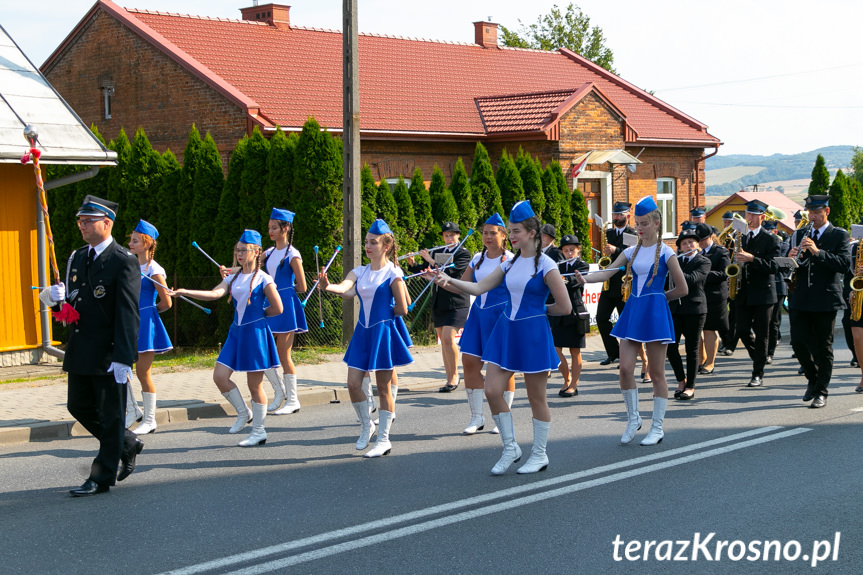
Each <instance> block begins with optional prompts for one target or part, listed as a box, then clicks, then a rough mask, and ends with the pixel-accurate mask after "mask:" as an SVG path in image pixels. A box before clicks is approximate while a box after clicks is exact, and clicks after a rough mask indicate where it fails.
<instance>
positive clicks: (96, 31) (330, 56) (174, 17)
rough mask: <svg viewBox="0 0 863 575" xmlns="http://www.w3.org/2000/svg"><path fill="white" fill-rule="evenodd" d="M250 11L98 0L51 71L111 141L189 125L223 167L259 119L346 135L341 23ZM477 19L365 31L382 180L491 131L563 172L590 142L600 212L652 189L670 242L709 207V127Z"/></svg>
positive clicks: (367, 98)
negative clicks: (519, 45) (229, 15)
mask: <svg viewBox="0 0 863 575" xmlns="http://www.w3.org/2000/svg"><path fill="white" fill-rule="evenodd" d="M241 14H242V19H240V20H229V19H220V18H207V17H200V16H188V15H178V14H166V13H158V12H150V11H145V10H133V9H124V8H121V7H119V6H117V5H116V4H114V3H113V2H111V1H109V0H98V1H97V2H96V4H95V5H94V6H93V7H92V8H91V9H90V11H89V12H88V13H87V14H86V15H85V16H84V18H83V19H82V20H81V22H79V24H78V25H77V26H76V27H75V29H74V30H72V32H71V33H70V34H69V36H68V37H67V38H66V39H65V40H64V41H63V42H62V43H61V44H60V46H59V47H58V48H57V49H56V50H55V51H54V53H53V54H52V55H51V56H50V57H49V58H48V59H47V60H46V61H45V63H44V64H43V66H42V70H43V71H44V73H45V74H46V76H47V77H48V78H49V79H50V80H51V82H52V83H53V84H54V85H55V86H56V87H57V89H58V91H59V92H60V93H61V94H63V96H64V97H65V98H66V99H67V101H69V103H70V104H71V105H72V106H73V107H74V108H75V110H76V111H77V112H78V114H80V116H81V117H82V118H83V119H84V120H85V121H86V122H88V123H89V122H92V123H94V124H96V125H98V126H99V130H100V132H101V133H102V134H103V135H104V136H105V137H106V138H114V137H115V136H116V135H117V134H118V132H119V129H120V127H124V128H125V129H126V130H127V131H130V132H131V131H133V130H134V129H136V128H137V127H139V126H140V127H143V128H144V129H145V130H146V131H147V135H148V137H149V139H150V141H151V143H152V144H153V146H154V147H155V148H157V149H164V148H167V147H170V148H171V149H172V150H173V151H175V152H178V151H182V150H183V148H184V146H185V141H186V138H187V135H188V130H189V127H190V125H191V123H192V122H195V123H196V124H197V126H198V128H199V129H200V130H201V132H202V133H203V132H206V131H209V132H210V134H211V135H212V136H213V138H214V140H215V141H216V144H217V146H218V147H219V150H220V152H221V153H222V155H223V161H224V162H225V165H227V159H228V156H229V154H230V151H231V150H232V149H233V146H235V145H236V142H237V141H238V140H239V139H240V138H241V137H242V136H243V135H244V134H247V133H250V132H251V130H252V129H253V128H254V127H255V126H258V127H259V128H260V129H261V130H262V131H263V132H264V133H265V134H271V133H272V132H274V131H275V129H276V126H277V125H278V126H281V128H282V129H283V130H286V131H298V130H300V129H301V127H302V125H303V123H304V122H305V120H306V119H307V118H308V117H309V116H315V118H316V119H317V120H318V122H320V124H321V125H322V126H325V127H326V128H327V129H328V130H330V131H331V132H333V133H335V134H338V133H340V132H341V124H342V100H341V98H342V89H341V82H342V68H341V65H342V59H341V50H342V36H341V33H340V32H339V31H332V30H321V29H316V28H309V27H302V26H296V25H294V24H292V23H291V22H290V8H289V7H288V6H283V5H278V4H266V5H261V6H253V7H249V8H242V9H241ZM474 28H475V38H476V40H475V42H474V43H472V44H469V43H454V42H441V41H433V40H424V39H414V38H402V37H395V36H384V35H374V34H360V36H359V61H360V134H361V155H362V161H363V162H364V163H367V164H369V166H370V167H371V168H372V172H373V174H374V175H375V177H376V179H378V180H382V179H391V178H397V177H398V176H406V177H410V176H411V174H412V173H413V170H414V168H415V167H419V168H421V169H422V171H423V174H424V175H425V176H426V178H430V174H431V171H432V168H433V166H434V165H438V166H439V167H441V169H442V170H443V171H444V174H445V175H446V176H447V177H448V178H449V176H450V175H451V173H452V168H453V166H454V164H455V162H456V160H457V158H459V157H462V158H464V159H465V160H466V162H465V163H466V165H467V166H468V167H470V163H471V162H470V160H471V158H472V157H473V152H474V148H475V146H476V142H483V143H484V145H485V146H486V147H487V148H488V150H489V154H490V156H491V158H492V161H497V159H498V158H499V157H500V154H501V152H502V150H503V149H504V148H507V149H508V151H509V152H510V153H512V154H515V153H516V152H517V151H518V148H519V146H521V147H523V148H524V149H525V150H526V151H529V152H530V153H531V154H532V155H534V156H536V157H539V159H540V160H541V161H542V162H543V164H545V163H546V162H548V161H551V160H558V161H560V163H561V165H562V166H563V168H564V171H565V172H569V170H568V167H569V166H571V165H574V164H575V163H577V162H580V161H581V160H582V159H583V158H584V157H585V155H586V154H591V155H590V158H589V160H588V167H587V169H586V170H585V171H584V172H582V173H581V175H580V176H579V178H578V181H577V182H575V181H573V182H572V184H573V187H575V186H576V185H577V186H578V187H579V188H580V189H581V190H582V191H583V192H584V194H585V197H586V199H587V201H588V203H589V208H590V210H591V213H593V212H597V213H599V214H600V215H601V216H602V217H603V218H604V219H608V214H609V212H610V208H611V205H612V204H613V202H614V201H618V200H624V201H630V202H635V201H637V200H638V199H640V198H641V197H644V196H646V195H654V196H656V198H657V200H658V201H659V203H660V204H661V205H662V207H663V209H664V212H665V214H666V215H667V216H668V217H667V221H666V224H665V226H666V230H665V231H666V233H665V236H666V237H669V238H670V237H674V235H675V234H676V231H677V229H678V228H679V226H678V224H679V223H680V222H681V221H682V220H684V219H686V217H687V215H688V212H689V209H690V208H691V207H692V206H696V205H698V206H701V205H703V204H704V202H703V196H704V191H705V178H704V159H705V157H706V155H707V154H705V149H712V150H708V152H709V153H710V154H713V153H716V151H717V150H718V147H719V146H720V145H721V142H720V141H719V140H718V139H717V138H716V137H714V136H712V135H711V134H709V133H708V132H707V126H705V125H704V124H702V123H700V122H698V121H697V120H695V119H693V118H691V117H689V116H687V115H686V114H684V113H683V112H681V111H679V110H677V109H675V108H673V107H671V106H669V105H668V104H666V103H664V102H662V101H661V100H659V99H658V98H655V97H654V96H652V95H650V94H648V93H647V92H645V91H643V90H641V89H639V88H637V87H635V86H633V85H632V84H629V83H628V82H626V81H625V80H623V79H621V78H620V77H618V76H616V75H614V74H612V73H610V72H608V71H607V70H604V69H603V68H601V67H599V66H597V65H595V64H593V63H592V62H590V61H588V60H586V59H584V58H582V57H581V56H579V55H577V54H575V53H573V52H571V51H569V50H567V49H563V48H561V49H559V50H557V51H553V52H545V51H539V50H525V49H516V48H505V47H502V46H499V45H498V42H497V24H494V23H490V22H475V23H474ZM627 167H629V169H627ZM633 168H634V171H633ZM594 239H596V238H594Z"/></svg>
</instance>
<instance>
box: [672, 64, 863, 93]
mask: <svg viewBox="0 0 863 575" xmlns="http://www.w3.org/2000/svg"><path fill="white" fill-rule="evenodd" d="M858 66H863V63H857V64H845V65H844V66H833V67H832V68H821V69H819V70H806V71H801V72H788V73H787V74H774V75H772V76H759V77H757V78H746V79H744V80H727V81H725V82H713V83H710V84H696V85H694V86H682V87H679V88H664V89H659V90H656V92H675V91H678V90H692V89H695V88H709V87H711V86H726V85H729V84H743V83H746V82H759V81H761V80H772V79H773V78H787V77H788V76H800V75H803V74H815V73H819V72H829V71H831V70H842V69H844V68H856V67H858Z"/></svg>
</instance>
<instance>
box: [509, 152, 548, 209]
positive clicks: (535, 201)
mask: <svg viewBox="0 0 863 575" xmlns="http://www.w3.org/2000/svg"><path fill="white" fill-rule="evenodd" d="M515 166H516V167H517V168H518V173H519V175H520V176H521V181H522V184H523V185H524V197H525V199H526V200H530V207H531V208H533V213H535V214H536V215H537V216H539V218H540V219H542V218H543V214H544V213H545V195H544V194H543V191H542V176H541V173H540V171H539V167H538V166H537V165H536V163H535V162H534V161H533V159H532V158H531V157H530V154H529V153H527V152H525V151H524V150H523V149H521V148H519V149H518V156H516V158H515Z"/></svg>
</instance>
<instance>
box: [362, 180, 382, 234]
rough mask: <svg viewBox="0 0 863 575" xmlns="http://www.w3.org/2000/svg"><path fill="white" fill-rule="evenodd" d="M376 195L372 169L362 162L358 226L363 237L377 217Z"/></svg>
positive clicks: (376, 188) (376, 189)
mask: <svg viewBox="0 0 863 575" xmlns="http://www.w3.org/2000/svg"><path fill="white" fill-rule="evenodd" d="M377 195H378V187H377V186H376V185H375V178H374V176H372V169H371V168H369V165H368V164H363V167H362V169H361V170H360V200H361V202H362V215H361V216H360V219H361V222H362V223H361V224H360V227H361V230H362V236H363V237H365V235H366V233H367V232H368V231H369V228H370V227H372V224H373V223H374V221H375V219H376V218H377V213H378V209H377V205H378V204H377Z"/></svg>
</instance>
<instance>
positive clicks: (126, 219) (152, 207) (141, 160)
mask: <svg viewBox="0 0 863 575" xmlns="http://www.w3.org/2000/svg"><path fill="white" fill-rule="evenodd" d="M161 170H162V157H161V156H160V155H159V154H158V153H157V152H156V151H155V150H154V149H153V146H151V145H150V140H148V139H147V134H145V133H144V130H143V128H138V130H137V131H136V132H135V137H134V139H133V140H132V150H131V153H130V154H129V164H128V169H127V171H126V178H127V179H126V193H125V194H124V196H125V198H124V203H122V204H120V211H119V212H118V213H117V220H116V221H115V222H114V234H115V236H116V237H117V238H118V239H119V241H120V242H121V243H122V244H127V243H128V240H127V238H128V237H129V236H130V235H131V233H132V230H134V229H135V226H136V225H137V224H138V220H140V219H145V220H147V221H149V222H151V223H152V220H155V219H156V218H155V216H156V215H157V214H156V208H157V207H158V206H157V205H156V202H155V201H154V200H155V198H153V197H150V189H151V188H155V187H156V186H158V184H159V181H160V180H161ZM154 225H155V224H154ZM120 238H122V239H120Z"/></svg>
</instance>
